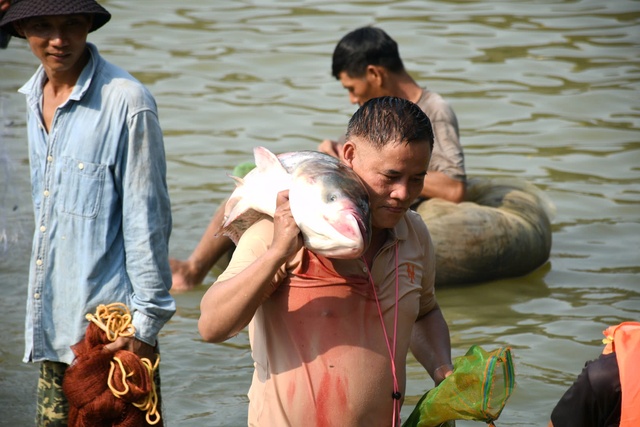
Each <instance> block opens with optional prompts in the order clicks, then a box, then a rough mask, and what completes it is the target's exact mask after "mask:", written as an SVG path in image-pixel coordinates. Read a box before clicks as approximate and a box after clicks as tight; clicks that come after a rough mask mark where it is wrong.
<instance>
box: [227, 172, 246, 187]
mask: <svg viewBox="0 0 640 427" xmlns="http://www.w3.org/2000/svg"><path fill="white" fill-rule="evenodd" d="M227 176H228V177H229V178H231V179H232V180H234V181H235V182H236V187H240V186H241V185H242V184H244V179H243V178H240V177H238V176H235V175H231V174H227Z"/></svg>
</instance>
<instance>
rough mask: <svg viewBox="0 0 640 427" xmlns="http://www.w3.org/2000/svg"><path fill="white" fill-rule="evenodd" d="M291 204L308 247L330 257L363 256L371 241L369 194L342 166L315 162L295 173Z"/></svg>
mask: <svg viewBox="0 0 640 427" xmlns="http://www.w3.org/2000/svg"><path fill="white" fill-rule="evenodd" d="M291 175H292V180H291V188H290V189H289V203H290V206H291V213H292V215H293V218H294V219H295V220H296V223H297V224H298V227H299V228H300V230H301V231H302V235H303V238H304V243H305V246H306V247H307V248H308V249H309V250H311V251H313V252H315V253H317V254H319V255H322V256H326V257H328V258H342V259H353V258H358V257H360V256H361V255H362V254H363V253H364V251H365V250H366V249H367V247H368V246H369V242H370V240H371V214H370V210H369V195H368V193H367V190H366V188H365V186H364V184H363V183H362V181H361V180H360V178H359V177H358V175H357V174H356V173H355V172H354V171H353V170H352V169H351V168H349V167H348V166H346V165H343V164H341V163H338V162H335V161H333V160H331V161H324V160H323V159H311V160H308V161H304V162H301V163H300V164H299V165H298V166H297V167H296V168H295V169H294V170H293V171H292V174H291Z"/></svg>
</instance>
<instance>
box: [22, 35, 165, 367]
mask: <svg viewBox="0 0 640 427" xmlns="http://www.w3.org/2000/svg"><path fill="white" fill-rule="evenodd" d="M88 48H89V50H90V52H91V59H90V61H89V62H88V64H87V65H86V67H85V68H84V70H83V71H82V73H81V75H80V77H79V78H78V81H77V83H76V85H75V87H74V88H73V91H72V93H71V95H70V96H69V99H68V100H67V101H66V102H65V103H64V104H63V105H61V106H60V107H58V109H57V110H56V111H55V114H54V117H53V121H52V124H51V129H50V131H49V133H47V132H46V129H45V127H44V124H43V121H42V99H43V98H42V90H43V86H44V83H45V82H46V78H47V77H46V75H45V73H44V70H43V68H42V67H40V68H39V69H38V71H36V73H35V74H34V76H33V77H32V78H31V80H29V81H28V82H27V83H26V84H25V85H24V86H23V87H22V88H20V92H21V93H24V94H25V95H26V98H27V129H28V136H29V161H30V166H31V183H32V197H33V203H34V212H35V222H36V227H35V233H34V238H33V248H32V257H31V263H30V267H29V296H28V299H27V317H26V332H25V356H24V361H25V362H28V361H34V362H37V361H41V360H52V361H60V362H65V363H71V362H72V361H73V358H74V355H73V353H72V351H71V348H70V346H71V345H73V344H75V343H76V342H78V341H80V340H81V339H82V337H83V336H84V333H85V330H86V327H87V320H86V319H85V314H86V313H93V312H95V309H96V307H97V306H98V305H99V304H109V303H112V302H123V303H125V304H127V306H128V307H129V308H130V310H131V312H132V314H133V325H134V326H135V328H136V337H137V338H139V339H140V340H142V341H144V342H146V343H148V344H151V345H155V343H156V337H157V335H158V332H159V331H160V329H161V328H162V326H163V325H164V324H165V323H166V322H167V321H168V320H169V319H170V318H171V316H172V315H173V313H174V312H175V301H174V299H173V297H172V296H171V295H170V294H169V289H170V288H171V270H170V268H169V262H168V242H169V235H170V233H171V206H170V203H169V194H168V191H167V183H166V162H165V154H164V145H163V144H164V143H163V138H162V131H161V129H160V125H159V122H158V114H157V110H156V104H155V100H154V99H153V97H152V96H151V94H150V93H149V92H148V90H147V89H146V88H145V87H144V86H143V85H142V84H141V83H140V82H138V81H137V80H136V79H134V78H133V77H132V76H131V75H129V74H128V73H127V72H125V71H124V70H122V69H120V68H118V67H116V66H114V65H112V64H110V63H108V62H106V61H105V60H104V59H103V58H102V57H101V56H100V55H99V53H98V50H97V49H96V47H95V46H93V45H91V44H88Z"/></svg>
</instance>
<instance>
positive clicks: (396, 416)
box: [362, 242, 402, 427]
mask: <svg viewBox="0 0 640 427" xmlns="http://www.w3.org/2000/svg"><path fill="white" fill-rule="evenodd" d="M395 250H396V251H395V252H396V254H395V255H396V256H395V261H396V263H395V264H396V271H395V273H396V303H395V304H394V314H393V350H392V349H391V343H390V342H389V335H388V334H387V327H386V326H385V324H384V317H383V316H382V308H381V307H380V300H379V299H378V292H377V291H376V285H375V283H374V282H373V276H372V275H371V268H370V267H368V266H367V273H368V274H369V282H370V283H371V289H373V296H374V297H375V299H376V306H377V307H378V315H379V316H380V324H381V325H382V332H383V334H384V340H385V343H386V344H387V350H388V351H389V357H390V358H391V375H392V376H393V393H391V398H392V399H393V422H392V426H393V427H395V426H396V423H397V422H398V421H399V420H400V398H401V397H402V393H400V386H399V385H398V376H397V375H396V338H397V336H398V296H399V280H398V242H396V244H395ZM362 260H363V261H364V263H365V265H366V264H367V261H366V260H365V258H364V256H363V257H362Z"/></svg>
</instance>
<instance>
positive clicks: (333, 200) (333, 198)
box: [327, 194, 338, 202]
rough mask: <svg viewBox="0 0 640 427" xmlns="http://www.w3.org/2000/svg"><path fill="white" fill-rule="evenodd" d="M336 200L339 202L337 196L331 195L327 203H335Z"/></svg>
mask: <svg viewBox="0 0 640 427" xmlns="http://www.w3.org/2000/svg"><path fill="white" fill-rule="evenodd" d="M336 200H338V196H336V195H335V194H329V197H327V202H335V201H336Z"/></svg>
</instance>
